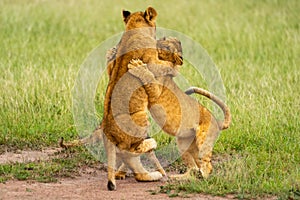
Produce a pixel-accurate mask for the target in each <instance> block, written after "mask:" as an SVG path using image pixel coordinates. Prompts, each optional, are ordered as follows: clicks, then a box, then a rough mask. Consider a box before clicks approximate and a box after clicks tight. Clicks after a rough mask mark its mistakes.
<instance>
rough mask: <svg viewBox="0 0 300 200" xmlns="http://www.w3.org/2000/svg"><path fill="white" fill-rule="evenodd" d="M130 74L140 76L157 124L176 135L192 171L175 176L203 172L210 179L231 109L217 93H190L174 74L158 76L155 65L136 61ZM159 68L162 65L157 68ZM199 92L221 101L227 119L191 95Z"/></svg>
mask: <svg viewBox="0 0 300 200" xmlns="http://www.w3.org/2000/svg"><path fill="white" fill-rule="evenodd" d="M128 68H129V73H131V74H132V75H134V76H136V77H137V78H139V79H140V80H141V82H142V84H143V85H144V88H145V90H146V93H147V94H148V102H149V108H150V113H151V115H152V117H153V118H154V120H155V121H156V123H158V124H159V125H160V127H161V128H162V129H163V130H164V131H165V132H166V133H168V134H170V135H173V136H176V138H177V144H178V148H179V151H180V153H181V155H182V159H183V162H184V163H185V165H186V166H187V167H188V171H187V172H186V173H185V174H183V175H175V176H173V177H174V178H187V177H190V176H191V175H192V174H194V173H195V172H196V173H197V172H200V173H201V174H200V175H201V176H202V177H204V178H206V177H208V176H209V174H210V173H211V172H212V164H211V157H212V150H213V146H214V143H215V141H216V139H217V138H218V135H219V132H220V130H223V129H227V128H228V127H229V124H230V121H231V115H230V111H229V108H228V107H227V106H226V105H225V104H224V103H223V102H222V101H221V100H220V99H219V98H217V97H216V96H214V95H212V94H211V93H209V92H207V91H206V90H203V89H201V88H190V89H189V90H187V91H186V92H183V91H181V90H180V88H179V87H178V86H177V85H176V83H175V82H174V81H173V77H172V76H156V75H155V71H154V70H153V67H152V66H151V64H145V63H143V62H142V61H141V60H132V61H131V62H130V64H129V65H128ZM157 69H158V70H159V68H157ZM194 92H195V93H199V94H201V95H204V96H206V97H208V98H210V99H211V100H213V101H214V102H215V103H217V104H218V105H219V106H220V107H221V109H222V110H223V112H224V115H225V117H224V121H223V122H221V123H220V122H217V120H216V119H215V118H214V116H213V115H212V114H211V113H210V112H209V110H207V109H206V108H205V107H203V106H202V105H201V104H199V103H198V102H197V101H196V100H195V99H193V98H192V97H190V96H188V95H187V94H191V93H194Z"/></svg>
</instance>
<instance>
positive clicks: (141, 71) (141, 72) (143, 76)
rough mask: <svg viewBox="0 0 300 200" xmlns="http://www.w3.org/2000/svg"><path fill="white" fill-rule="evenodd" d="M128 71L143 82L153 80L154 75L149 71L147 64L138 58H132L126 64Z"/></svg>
mask: <svg viewBox="0 0 300 200" xmlns="http://www.w3.org/2000/svg"><path fill="white" fill-rule="evenodd" d="M128 72H129V73H130V74H131V75H133V76H135V77H137V78H138V79H140V80H141V82H142V83H143V84H147V83H151V82H155V77H154V75H153V74H152V72H151V71H149V70H148V68H147V64H145V63H143V62H142V61H141V60H139V59H132V60H131V61H130V63H129V64H128Z"/></svg>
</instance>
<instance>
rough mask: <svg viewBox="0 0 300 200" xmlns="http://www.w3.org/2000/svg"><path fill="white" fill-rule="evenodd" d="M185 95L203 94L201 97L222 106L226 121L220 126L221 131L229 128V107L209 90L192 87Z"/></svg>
mask: <svg viewBox="0 0 300 200" xmlns="http://www.w3.org/2000/svg"><path fill="white" fill-rule="evenodd" d="M185 93H186V94H187V95H190V94H193V93H197V94H201V95H203V96H205V97H207V98H209V99H211V100H212V101H213V102H215V103H216V104H217V105H218V106H220V108H221V109H222V111H223V113H224V121H223V123H221V124H219V128H220V130H224V129H227V128H228V127H229V125H230V123H231V114H230V110H229V108H228V106H227V105H226V104H225V103H224V102H223V101H222V100H221V99H220V98H219V97H217V96H215V95H214V94H212V93H210V92H208V91H207V90H204V89H202V88H198V87H190V88H189V89H187V90H186V91H185Z"/></svg>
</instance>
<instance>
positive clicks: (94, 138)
mask: <svg viewBox="0 0 300 200" xmlns="http://www.w3.org/2000/svg"><path fill="white" fill-rule="evenodd" d="M102 136H103V131H102V128H101V127H98V128H97V129H96V130H95V131H94V132H93V133H92V134H91V135H90V136H87V137H85V138H82V139H80V140H73V141H71V142H64V138H63V137H62V138H61V139H60V140H59V142H58V144H59V146H60V147H61V148H64V149H68V148H72V147H77V146H82V145H86V144H93V143H97V142H99V141H101V140H102Z"/></svg>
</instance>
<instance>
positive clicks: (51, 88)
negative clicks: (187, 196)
mask: <svg viewBox="0 0 300 200" xmlns="http://www.w3.org/2000/svg"><path fill="white" fill-rule="evenodd" d="M148 5H152V6H153V7H155V8H156V9H157V11H158V13H159V16H158V26H160V27H164V28H169V29H173V30H177V31H179V32H182V33H185V34H186V35H188V36H190V37H191V38H193V39H194V40H195V41H197V42H199V43H200V44H201V45H202V46H203V47H204V48H205V49H206V50H207V52H208V53H209V55H210V56H211V57H212V59H213V60H214V62H215V63H216V65H217V66H218V68H219V70H220V73H221V76H222V78H223V82H224V85H225V87H226V92H227V93H226V94H227V103H228V105H229V107H230V109H231V112H232V115H233V123H232V126H231V127H230V129H229V130H226V131H224V132H222V134H221V136H220V138H219V140H218V142H217V143H216V146H215V150H214V151H215V154H219V155H226V156H227V155H231V156H230V157H229V159H228V160H226V162H225V161H224V162H219V163H218V164H217V165H216V166H215V171H214V174H213V175H212V177H211V178H210V179H208V180H205V181H196V182H190V183H188V184H186V183H185V184H184V185H183V184H175V185H169V187H170V189H172V190H180V191H187V192H189V193H190V192H204V193H210V194H215V195H224V194H228V193H234V194H236V195H237V196H238V197H240V198H246V197H249V196H250V197H253V196H257V195H265V194H271V195H276V196H279V197H282V198H284V197H286V196H287V195H290V191H297V190H298V191H299V187H300V186H299V185H300V175H299V169H300V165H299V163H300V153H299V152H300V147H299V146H300V145H299V142H300V122H299V121H300V116H299V115H300V114H299V110H300V93H299V84H300V81H299V78H300V70H299V63H300V62H299V61H300V60H299V55H300V45H299V43H300V15H299V14H298V11H299V10H300V3H299V1H297V0H288V1H283V0H282V1H280V0H278V1H275V0H274V1H273V0H264V1H238V0H229V1H217V0H212V1H197V0H192V1H189V2H188V4H186V3H185V2H178V1H176V3H174V1H171V0H167V1H163V2H160V1H147V2H145V1H135V2H133V1H115V2H114V3H112V2H111V1H96V0H89V1H83V0H78V1H75V0H66V1H58V0H54V1H50V0H46V1H34V0H13V1H10V0H2V1H0V38H1V40H0V47H1V48H0V107H1V109H0V152H3V151H4V150H14V149H26V148H30V149H40V148H42V147H44V146H53V145H56V142H57V139H58V138H60V137H61V136H64V137H65V138H66V139H67V140H68V139H72V138H76V137H77V133H76V128H75V127H74V123H73V118H72V117H73V116H72V112H71V107H72V102H71V89H72V87H73V85H74V82H75V79H76V75H77V71H78V70H79V67H80V64H81V63H82V62H83V60H84V58H85V57H86V56H87V55H88V53H89V52H90V51H91V50H92V49H93V48H95V47H96V46H97V45H98V44H100V42H101V41H103V40H105V39H106V38H108V37H110V36H112V35H114V34H116V33H119V32H121V31H122V30H123V27H124V26H123V22H122V18H121V10H122V9H123V8H125V9H129V10H132V11H135V10H144V9H145V8H146V7H147V6H148ZM182 73H183V74H184V76H186V77H189V79H190V80H194V82H192V83H193V84H195V85H196V86H200V87H201V86H203V85H197V84H199V83H201V80H200V79H201V77H196V76H195V75H194V73H192V70H191V69H189V68H188V65H184V66H183V67H182ZM202 82H203V81H202ZM104 90H105V88H99V93H101V92H104ZM98 101H99V102H101V99H97V102H98ZM100 108H101V107H100ZM99 118H101V113H100V114H99ZM162 138H166V139H165V140H169V139H168V137H162ZM159 142H160V143H161V144H164V143H165V141H159ZM67 165H68V164H66V165H64V166H67ZM38 166H39V167H38V171H43V170H47V171H48V172H49V173H51V171H55V169H53V168H51V167H47V166H43V165H42V164H38ZM19 167H20V166H18V165H17V166H14V165H12V166H10V167H7V166H6V165H5V166H1V170H2V171H1V173H2V172H3V170H4V171H6V172H7V173H8V172H9V174H10V175H9V176H15V175H16V174H19V173H18V172H15V173H14V171H18V170H13V169H15V168H19ZM22 167H23V166H21V168H22ZM24 173H25V172H24ZM21 174H22V173H21ZM24 176H27V175H26V173H25V175H24ZM2 177H6V176H3V175H1V178H0V179H3V178H2ZM296 193H297V192H296Z"/></svg>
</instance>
